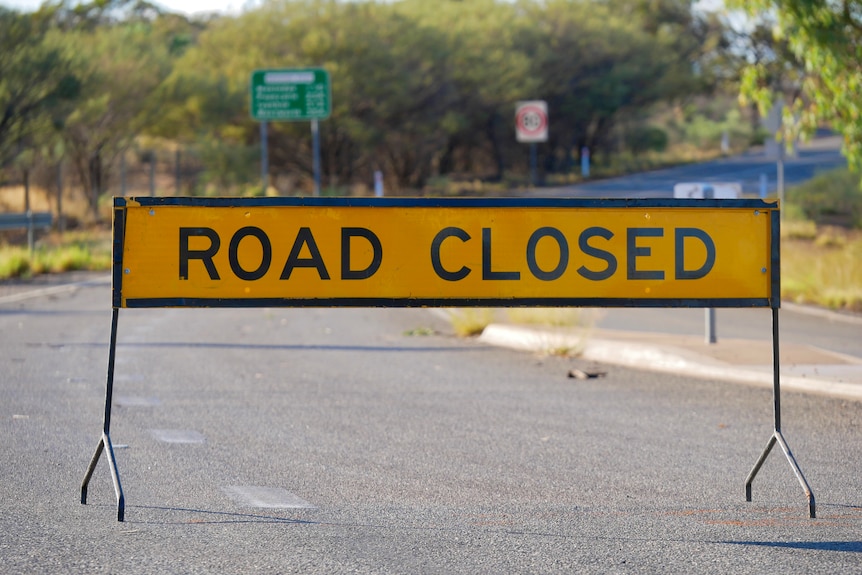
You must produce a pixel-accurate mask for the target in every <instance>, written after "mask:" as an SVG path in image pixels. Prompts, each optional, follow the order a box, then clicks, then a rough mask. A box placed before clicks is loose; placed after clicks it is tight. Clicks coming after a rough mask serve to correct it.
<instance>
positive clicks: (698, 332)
mask: <svg viewBox="0 0 862 575" xmlns="http://www.w3.org/2000/svg"><path fill="white" fill-rule="evenodd" d="M778 318H779V321H778V325H779V342H784V343H799V344H807V345H813V346H815V347H819V348H821V349H825V350H829V351H835V352H838V353H843V354H846V355H852V356H855V357H858V358H862V316H860V315H859V314H841V313H836V312H829V311H825V310H818V309H816V308H810V307H803V306H793V305H788V306H785V307H783V308H782V309H781V310H780V311H779V315H778ZM584 320H585V322H586V324H587V325H592V326H594V327H598V328H603V329H613V330H623V331H634V332H650V333H667V334H673V335H691V336H693V337H695V338H703V339H705V337H704V336H705V321H706V320H705V318H704V310H703V309H702V308H693V309H686V308H638V309H628V308H626V309H622V308H603V309H591V310H585V311H584ZM715 329H716V333H717V336H718V339H719V340H721V339H723V338H739V339H750V340H764V341H769V340H771V339H772V310H770V309H740V308H727V309H724V308H722V309H717V310H715ZM765 363H766V362H765Z"/></svg>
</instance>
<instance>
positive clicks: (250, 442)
mask: <svg viewBox="0 0 862 575" xmlns="http://www.w3.org/2000/svg"><path fill="white" fill-rule="evenodd" d="M42 289H45V288H44V286H43V288H42ZM17 293H18V294H21V293H22V292H20V291H19V292H17ZM11 295H12V294H7V299H6V300H4V303H0V365H2V366H3V368H2V378H0V397H2V399H3V401H2V403H0V406H2V407H0V437H2V444H0V445H2V449H0V484H2V486H3V487H2V490H3V491H2V493H3V497H2V499H0V553H2V557H3V570H4V571H6V572H10V573H51V574H53V573H60V572H65V573H120V572H121V573H133V574H134V573H165V572H173V573H191V572H194V573H341V572H350V573H392V572H400V573H608V572H612V573H613V572H618V573H626V572H635V573H644V572H655V573H691V572H697V573H721V574H725V573H730V572H733V573H769V572H781V573H810V572H824V573H842V572H843V573H846V572H852V571H855V570H858V568H859V565H860V562H859V557H860V553H862V543H860V541H859V533H860V528H862V498H860V497H862V496H860V493H862V473H859V465H858V462H859V461H860V460H862V442H860V441H859V422H860V421H862V403H860V402H848V401H841V400H837V399H830V398H827V397H820V396H810V395H799V394H792V393H789V394H785V396H784V403H783V410H784V411H783V415H784V417H783V430H784V432H785V435H786V437H787V440H788V442H789V443H790V445H791V446H792V447H793V450H794V454H795V455H796V458H797V460H798V461H799V463H800V465H801V467H802V469H803V470H804V471H805V473H806V476H807V478H808V480H809V481H810V483H811V485H812V487H813V488H814V490H815V493H816V495H817V498H818V500H817V502H818V519H814V520H812V519H809V518H808V516H807V505H806V502H805V498H804V495H803V493H802V491H801V488H800V487H799V485H798V484H797V483H796V480H795V478H794V477H793V474H792V472H791V470H790V468H789V466H788V465H787V464H786V462H785V461H784V459H783V457H782V455H781V453H780V452H775V453H773V454H772V455H771V456H770V458H769V459H768V460H767V462H766V465H765V466H764V467H763V469H762V470H761V472H760V474H759V475H758V477H757V479H756V481H755V483H754V502H753V503H745V501H744V490H743V484H744V479H745V477H746V475H747V473H748V471H749V470H750V469H751V466H752V465H753V463H754V461H755V459H756V458H757V456H758V455H759V454H760V453H761V451H762V449H763V447H764V446H765V444H766V441H767V440H768V438H769V435H770V433H771V431H772V412H771V410H772V399H771V394H770V392H769V390H767V389H761V388H755V387H749V386H743V385H737V384H729V383H726V382H722V381H714V380H692V379H687V378H683V377H678V376H675V375H672V374H654V373H646V372H638V371H633V370H629V369H624V368H618V367H615V366H609V367H607V370H606V371H607V375H606V376H605V377H603V378H600V379H592V380H577V379H570V378H567V377H566V374H567V372H568V370H569V369H571V368H572V367H577V366H578V365H580V364H579V362H578V361H577V360H572V359H567V358H558V357H550V358H537V357H535V356H533V355H531V354H524V353H517V352H512V351H508V350H502V349H497V348H492V347H487V346H483V345H481V344H478V343H477V342H475V341H474V340H462V339H458V338H455V337H453V336H451V335H450V333H449V327H448V326H447V325H446V324H445V323H444V322H442V321H440V320H439V319H438V318H437V317H436V316H434V315H432V314H429V313H428V312H427V311H426V310H419V309H415V310H410V309H408V310H392V309H353V310H351V309H227V310H208V309H193V310H189V309H152V310H121V311H120V323H119V337H118V350H117V371H116V378H115V381H116V387H115V390H114V407H113V420H112V421H113V422H112V429H111V432H112V433H111V436H112V439H113V441H114V444H115V448H116V453H117V460H118V466H119V471H120V474H121V477H122V480H123V487H124V488H125V492H126V519H127V521H126V522H125V523H118V522H117V521H116V508H115V501H114V496H113V495H114V494H113V489H112V487H111V482H110V479H109V474H108V469H107V466H106V464H105V462H104V460H103V461H102V462H101V463H100V464H99V467H98V468H97V469H96V474H95V476H94V478H93V482H92V483H91V486H90V504H89V505H86V506H84V505H81V504H80V503H79V502H78V494H79V486H80V481H81V479H82V477H83V474H84V471H85V469H86V466H87V463H88V462H89V459H90V456H91V455H92V452H93V449H94V448H95V446H96V443H97V440H98V438H99V434H100V432H101V427H102V411H103V394H104V379H105V368H106V363H107V355H108V335H109V333H108V332H109V325H110V313H111V312H110V288H109V286H108V285H106V284H104V283H98V284H96V285H93V284H92V283H89V284H88V283H82V284H79V286H78V287H77V288H73V289H67V290H53V291H50V292H43V293H42V295H41V296H39V297H29V298H24V297H19V298H18V299H15V300H13V299H9V298H8V296H11ZM428 333H433V335H419V334H428ZM581 367H584V368H586V366H581Z"/></svg>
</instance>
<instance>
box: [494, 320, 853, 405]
mask: <svg viewBox="0 0 862 575" xmlns="http://www.w3.org/2000/svg"><path fill="white" fill-rule="evenodd" d="M479 341H481V342H483V343H486V344H488V345H494V346H499V347H507V348H510V349H517V350H521V351H530V352H533V353H545V354H549V353H558V352H560V351H564V350H565V351H569V352H573V353H575V354H576V355H577V356H578V357H580V358H581V359H585V360H588V361H595V362H598V363H607V364H613V365H622V366H625V367H631V368H636V369H647V370H651V371H660V372H665V373H675V374H684V375H688V376H691V377H697V378H702V379H720V380H725V381H732V382H737V383H745V384H749V385H757V386H761V387H772V385H773V374H772V368H771V366H763V368H762V369H758V367H761V366H745V367H741V366H735V365H730V364H728V363H726V362H723V361H720V360H717V359H715V358H712V357H709V356H707V355H704V354H698V353H695V352H692V351H690V350H687V349H681V348H677V347H673V346H667V345H656V344H651V343H649V342H646V341H645V342H632V341H624V340H613V339H602V338H595V337H590V336H589V335H588V332H586V331H585V332H584V333H583V334H577V333H561V332H554V331H544V330H538V329H535V328H529V327H523V326H518V325H507V324H491V325H489V326H488V327H486V328H485V330H484V331H483V332H482V335H481V336H480V337H479ZM797 367H798V366H797ZM807 367H809V370H810V371H817V367H821V366H807ZM822 367H826V368H828V367H829V366H822ZM841 367H842V370H844V371H846V372H849V373H850V374H851V376H854V379H858V381H859V383H850V382H845V381H833V380H830V379H826V378H823V377H817V376H808V375H807V374H806V375H805V376H799V375H794V374H791V373H786V372H784V371H783V370H782V374H781V386H782V388H783V389H785V390H793V391H800V392H805V393H818V394H823V395H829V396H833V397H841V398H844V399H852V400H855V401H862V362H859V363H858V364H856V363H851V364H847V365H843V366H841ZM827 371H828V369H827ZM857 374H858V377H855V376H856V375H857Z"/></svg>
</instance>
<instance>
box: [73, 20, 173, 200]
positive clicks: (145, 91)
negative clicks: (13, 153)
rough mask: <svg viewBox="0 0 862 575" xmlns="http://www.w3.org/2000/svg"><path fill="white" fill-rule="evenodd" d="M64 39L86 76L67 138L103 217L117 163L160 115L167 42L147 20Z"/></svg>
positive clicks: (167, 62)
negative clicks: (112, 169) (158, 92)
mask: <svg viewBox="0 0 862 575" xmlns="http://www.w3.org/2000/svg"><path fill="white" fill-rule="evenodd" d="M62 41H63V42H64V45H65V46H66V48H67V50H68V53H69V54H70V56H71V57H73V58H74V62H75V69H76V71H77V74H78V75H79V77H80V78H81V95H80V98H79V100H78V102H77V105H76V106H75V108H74V110H73V111H72V112H71V113H70V114H69V116H68V118H67V121H66V126H65V129H64V139H65V140H66V143H67V150H68V153H69V154H70V155H71V160H72V164H73V166H74V169H75V170H76V172H77V174H78V177H79V180H80V182H81V183H82V184H83V185H84V187H85V190H86V191H88V192H89V193H88V194H87V197H88V200H89V203H90V208H91V210H92V213H93V216H94V217H98V201H99V197H100V196H101V194H102V193H103V192H104V191H105V190H106V185H107V182H108V181H109V174H110V167H111V165H112V164H113V161H114V159H115V158H117V157H118V156H119V154H121V153H123V152H125V150H126V149H127V148H128V147H129V146H130V145H131V143H132V142H133V141H134V138H135V137H136V136H137V135H138V134H140V133H141V131H142V130H143V129H144V127H145V126H147V125H148V124H149V123H150V122H151V121H152V120H153V119H154V118H155V117H157V116H158V114H159V110H158V107H157V102H156V100H155V99H154V94H155V91H156V89H157V88H158V86H159V84H160V83H161V82H162V80H163V79H164V78H165V76H167V74H168V72H169V71H170V58H169V56H168V52H167V42H165V41H164V39H163V38H160V37H159V36H158V35H157V34H155V33H154V32H153V28H152V26H151V25H150V24H148V23H146V22H130V23H124V24H118V25H114V26H99V27H96V28H95V29H94V30H93V31H89V30H87V29H83V30H71V31H68V32H64V33H63V34H62Z"/></svg>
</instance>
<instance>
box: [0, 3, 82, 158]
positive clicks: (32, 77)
mask: <svg viewBox="0 0 862 575" xmlns="http://www.w3.org/2000/svg"><path fill="white" fill-rule="evenodd" d="M49 30H50V27H49V24H48V22H47V21H46V19H45V18H44V17H43V16H42V15H41V14H19V13H17V12H13V11H10V10H7V9H6V8H4V7H2V6H0V167H2V166H4V165H6V164H7V163H9V162H10V161H11V160H12V159H13V158H15V157H16V156H17V155H18V154H19V153H20V152H21V150H22V149H23V148H25V147H30V148H32V147H35V146H38V145H39V144H40V143H41V142H42V141H44V140H46V139H48V138H50V137H51V135H52V134H53V133H54V128H55V126H61V125H62V124H63V120H64V117H65V113H64V112H65V109H64V103H65V102H67V101H69V100H73V99H74V98H75V97H76V96H77V95H78V91H79V87H80V86H79V82H78V79H77V78H76V77H75V76H74V75H73V74H72V71H71V66H70V59H69V58H68V57H67V56H66V55H65V54H64V53H63V51H62V50H61V49H59V48H58V47H57V46H55V45H53V44H52V43H51V42H50V41H48V40H47V39H46V35H47V34H48V32H49Z"/></svg>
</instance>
